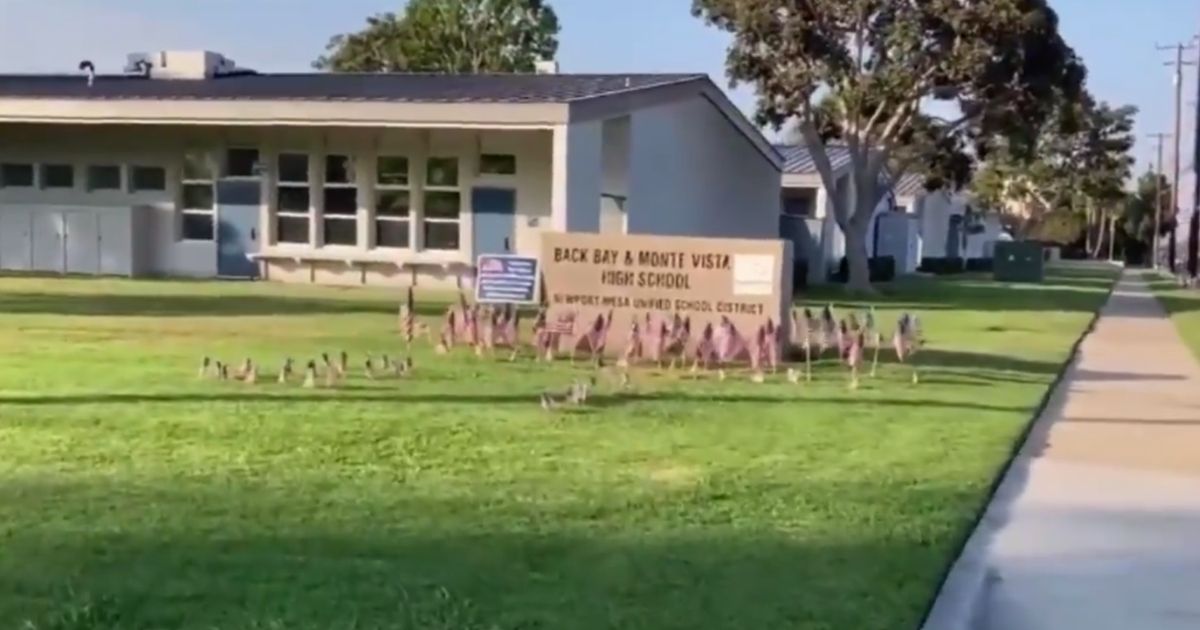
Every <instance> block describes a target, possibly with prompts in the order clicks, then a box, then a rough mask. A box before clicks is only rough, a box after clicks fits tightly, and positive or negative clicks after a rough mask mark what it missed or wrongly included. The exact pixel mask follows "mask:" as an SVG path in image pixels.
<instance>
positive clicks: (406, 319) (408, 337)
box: [400, 287, 417, 346]
mask: <svg viewBox="0 0 1200 630" xmlns="http://www.w3.org/2000/svg"><path fill="white" fill-rule="evenodd" d="M414 302H415V301H414V300H413V290H412V287H408V296H407V298H406V299H405V301H404V306H403V307H402V308H401V309H400V327H401V329H402V330H403V331H404V343H405V344H407V345H408V346H412V342H413V333H414V329H415V327H416V324H417V321H416V319H417V318H416V307H415V304H414Z"/></svg>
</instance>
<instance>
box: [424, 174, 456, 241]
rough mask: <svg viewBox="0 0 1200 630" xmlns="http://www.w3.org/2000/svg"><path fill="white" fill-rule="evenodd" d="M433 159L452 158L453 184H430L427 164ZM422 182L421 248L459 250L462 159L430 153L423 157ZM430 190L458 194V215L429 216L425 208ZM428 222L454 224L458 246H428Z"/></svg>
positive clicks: (426, 207)
mask: <svg viewBox="0 0 1200 630" xmlns="http://www.w3.org/2000/svg"><path fill="white" fill-rule="evenodd" d="M434 160H454V162H455V169H454V185H453V186H449V185H444V184H443V185H437V184H432V183H430V182H429V173H430V172H431V170H430V168H429V165H430V162H432V161H434ZM423 183H424V186H423V187H422V189H421V208H422V210H423V211H422V213H421V244H422V247H423V249H426V250H433V251H437V252H456V251H461V250H462V243H463V239H462V203H463V191H462V160H461V159H459V158H458V157H456V156H445V155H430V156H428V157H426V158H425V181H424V182H423ZM431 192H432V193H439V192H448V193H455V194H456V195H458V216H456V217H455V218H453V219H447V218H444V217H434V218H430V217H429V213H428V210H427V209H428V203H427V201H428V199H429V193H431ZM430 223H433V224H438V223H440V224H451V223H452V224H455V225H456V226H457V227H458V247H456V248H454V249H449V248H444V247H430V246H429V239H428V238H427V237H428V228H427V226H428V225H429V224H430Z"/></svg>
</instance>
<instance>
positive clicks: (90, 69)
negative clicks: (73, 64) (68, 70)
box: [79, 59, 96, 87]
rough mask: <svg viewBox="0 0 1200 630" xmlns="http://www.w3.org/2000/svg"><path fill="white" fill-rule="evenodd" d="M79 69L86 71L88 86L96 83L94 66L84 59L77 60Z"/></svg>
mask: <svg viewBox="0 0 1200 630" xmlns="http://www.w3.org/2000/svg"><path fill="white" fill-rule="evenodd" d="M79 69H80V70H81V71H83V72H86V73H87V79H88V87H92V86H93V85H94V84H95V83H96V66H95V65H93V64H92V62H90V61H88V60H87V59H84V60H83V61H80V62H79Z"/></svg>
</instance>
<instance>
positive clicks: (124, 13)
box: [0, 0, 1200, 165]
mask: <svg viewBox="0 0 1200 630" xmlns="http://www.w3.org/2000/svg"><path fill="white" fill-rule="evenodd" d="M551 3H552V5H553V6H554V7H555V9H556V10H557V11H558V13H559V16H560V19H561V21H562V26H563V30H562V35H561V40H562V47H561V50H560V54H559V61H560V63H561V64H562V69H563V71H565V72H657V71H664V72H666V71H672V72H676V71H689V72H691V71H700V72H707V73H709V74H710V75H712V76H713V78H714V79H715V80H717V81H718V83H720V84H721V85H722V86H724V85H725V84H726V81H725V79H724V63H723V62H724V50H725V46H726V43H727V41H728V40H727V38H726V36H725V35H724V34H722V33H720V32H717V31H715V30H713V29H710V28H708V27H706V26H705V25H704V24H703V23H702V22H701V21H700V20H698V19H695V18H693V17H692V16H691V15H690V13H689V7H690V4H691V3H690V0H551ZM1052 3H1053V6H1054V7H1055V9H1057V10H1058V12H1059V14H1060V16H1061V19H1062V29H1063V31H1064V34H1065V36H1066V37H1067V39H1068V41H1069V42H1071V44H1072V45H1073V46H1075V48H1076V50H1078V51H1079V52H1080V54H1081V55H1083V57H1084V59H1085V61H1086V62H1087V64H1088V66H1089V68H1090V71H1091V74H1090V79H1089V83H1090V86H1091V88H1092V90H1093V92H1095V93H1096V94H1097V95H1099V96H1100V98H1102V99H1105V100H1109V101H1112V102H1116V103H1132V104H1135V105H1137V106H1138V107H1139V108H1140V109H1141V112H1142V113H1141V115H1140V116H1139V134H1140V136H1142V137H1140V138H1139V146H1138V157H1139V159H1147V158H1149V157H1151V156H1152V155H1153V147H1152V146H1151V142H1150V141H1149V140H1147V139H1145V138H1144V136H1145V134H1147V133H1151V132H1153V131H1170V130H1171V126H1172V124H1173V123H1172V109H1171V99H1172V87H1171V73H1170V70H1169V69H1168V68H1166V67H1164V66H1163V65H1162V62H1163V61H1165V60H1167V59H1169V58H1170V55H1169V53H1164V52H1160V51H1156V50H1155V49H1154V46H1155V44H1156V43H1163V44H1166V43H1172V42H1175V41H1179V40H1182V39H1187V38H1189V37H1191V36H1192V35H1194V34H1195V33H1197V32H1198V31H1200V3H1197V2H1196V1H1195V0H1052ZM401 4H402V2H401V0H338V1H336V2H334V1H332V0H204V1H203V2H200V1H195V0H99V1H98V0H0V72H61V71H65V72H69V71H72V70H73V69H74V68H75V67H76V66H77V64H78V63H79V61H80V60H81V59H84V58H87V59H91V60H92V61H93V62H95V63H96V66H97V68H98V70H100V71H101V72H105V71H118V70H119V69H120V66H121V64H122V63H123V62H124V55H125V53H127V52H132V51H135V50H156V49H166V48H208V49H212V50H218V51H220V52H223V53H225V54H226V55H228V56H230V57H233V58H234V59H236V60H237V61H238V62H239V63H240V64H242V65H246V66H249V67H252V68H255V69H257V70H263V71H303V70H307V69H308V68H309V63H310V62H311V61H312V59H314V58H315V57H316V56H317V55H318V54H319V53H320V52H321V50H322V49H323V47H324V44H325V42H326V41H327V40H328V38H329V36H330V35H332V34H334V33H337V32H341V31H347V30H354V29H356V28H358V27H359V25H361V24H362V22H363V18H364V17H365V16H367V15H369V14H371V13H375V12H379V11H386V10H396V9H398V8H399V7H400V6H401ZM1189 56H1190V57H1191V58H1192V59H1193V60H1195V58H1196V57H1197V55H1196V53H1195V52H1192V53H1189ZM1194 70H1195V69H1194V68H1193V69H1190V70H1189V72H1188V74H1187V75H1186V76H1187V81H1186V83H1185V90H1186V93H1185V94H1186V95H1185V101H1193V100H1195V98H1196V88H1195V78H1194V77H1195V73H1194ZM732 95H733V97H734V100H735V102H737V103H738V104H739V105H741V106H742V107H743V108H744V109H747V110H749V109H751V108H752V107H753V94H752V93H751V92H749V91H748V90H746V89H740V90H736V91H734V92H733V93H732ZM1190 119H1191V116H1190V115H1189V116H1188V117H1187V119H1186V120H1185V124H1186V125H1187V127H1188V129H1190V126H1191V120H1190ZM1184 138H1185V139H1187V138H1190V135H1189V134H1188V132H1187V131H1186V130H1185V134H1184ZM1183 146H1184V150H1183V152H1184V154H1185V155H1188V154H1190V151H1191V143H1190V141H1185V143H1184V145H1183ZM1169 154H1170V152H1169V151H1168V156H1169ZM1168 159H1169V158H1168ZM1184 164H1185V165H1188V164H1190V159H1187V158H1185V160H1184Z"/></svg>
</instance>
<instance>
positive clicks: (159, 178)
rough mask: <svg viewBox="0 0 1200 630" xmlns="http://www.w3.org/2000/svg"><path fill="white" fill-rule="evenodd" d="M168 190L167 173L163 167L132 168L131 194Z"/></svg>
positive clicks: (130, 169) (130, 171)
mask: <svg viewBox="0 0 1200 630" xmlns="http://www.w3.org/2000/svg"><path fill="white" fill-rule="evenodd" d="M166 189H167V171H166V170H165V169H163V168H162V167H161V166H130V167H129V192H133V193H137V192H148V191H154V190H166Z"/></svg>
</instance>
